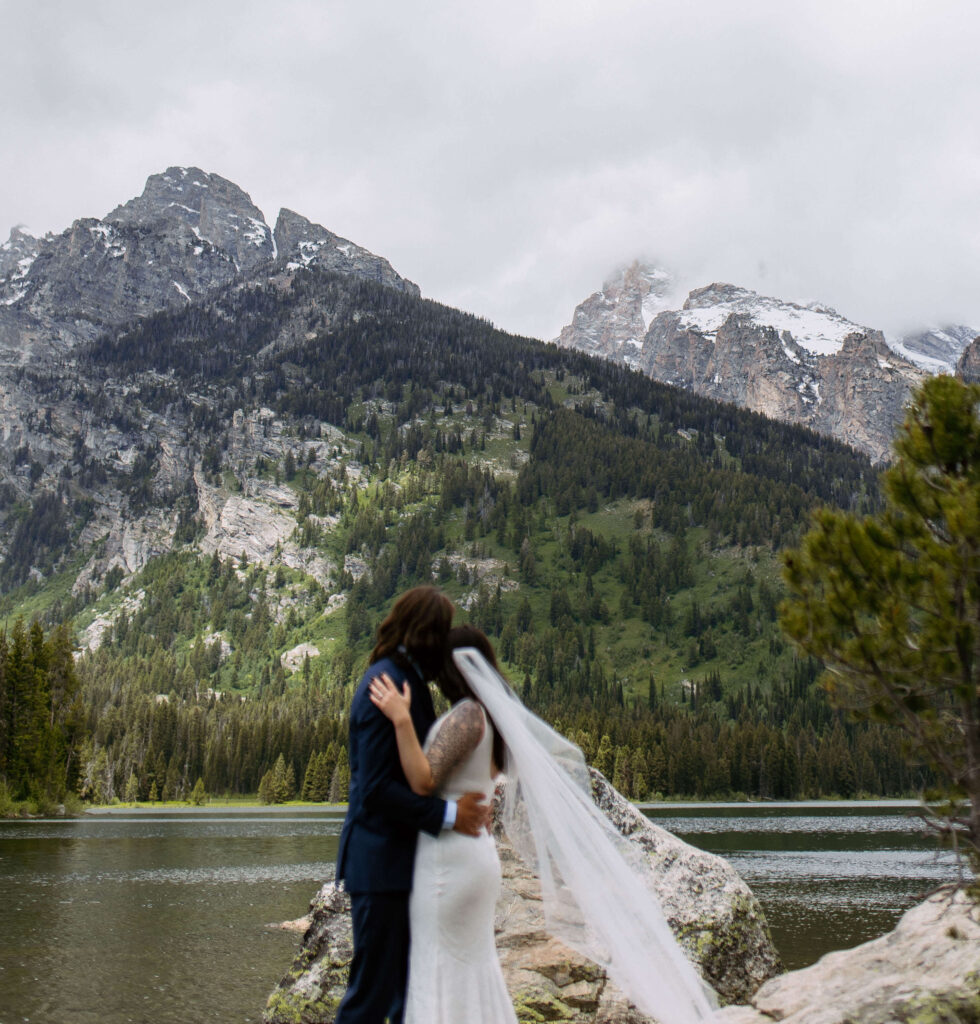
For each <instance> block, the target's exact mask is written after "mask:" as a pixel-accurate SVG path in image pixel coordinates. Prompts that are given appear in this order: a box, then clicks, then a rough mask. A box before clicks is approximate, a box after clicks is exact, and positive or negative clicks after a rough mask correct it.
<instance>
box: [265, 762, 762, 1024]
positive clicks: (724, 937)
mask: <svg viewBox="0 0 980 1024" xmlns="http://www.w3.org/2000/svg"><path fill="white" fill-rule="evenodd" d="M592 781H593V797H594V799H595V801H596V803H597V804H598V806H599V807H600V808H601V809H602V810H603V811H604V813H605V814H606V816H607V817H608V818H609V820H610V821H611V822H612V823H613V825H614V826H615V827H616V828H617V829H618V830H619V831H620V832H621V833H622V834H623V835H626V836H628V837H629V838H630V839H631V840H632V841H633V842H634V843H635V844H636V845H637V847H638V848H639V849H640V850H641V851H642V852H643V854H644V858H645V862H646V864H647V865H648V875H647V883H648V885H649V886H650V888H651V890H652V891H653V892H654V893H655V894H656V895H657V897H658V899H659V900H660V902H661V904H662V906H663V908H664V913H665V915H666V917H667V920H668V921H669V922H670V925H671V928H672V929H673V930H674V933H675V935H676V936H677V938H678V940H679V941H680V943H681V944H682V945H683V947H684V948H685V950H686V951H687V953H688V955H689V956H690V958H691V959H692V961H693V962H694V963H695V964H697V965H698V966H699V967H700V970H701V972H702V974H703V975H704V977H705V978H706V979H707V980H708V981H709V982H710V983H711V985H712V986H713V987H714V988H715V989H716V991H717V992H718V993H719V995H720V997H721V999H722V1000H723V1001H725V1002H745V1001H747V1000H748V999H749V998H750V997H751V995H752V993H753V992H755V990H756V989H757V988H758V987H759V985H760V984H762V982H763V981H765V980H766V979H767V978H769V977H772V976H773V975H774V974H775V973H776V972H777V971H778V970H779V958H778V956H777V954H776V952H775V950H774V949H773V946H772V942H771V940H770V938H769V933H768V928H767V926H766V923H765V918H764V917H763V915H762V911H761V910H760V908H759V905H758V903H757V902H756V900H755V897H754V896H753V895H752V893H751V891H750V890H749V888H748V886H746V884H745V883H744V882H743V881H742V880H741V879H740V878H739V877H738V875H737V874H736V872H735V871H734V869H733V868H731V867H730V866H729V865H728V864H727V862H725V861H724V860H722V859H721V858H720V857H716V856H714V855H713V854H708V853H704V852H703V851H701V850H697V849H695V848H694V847H692V846H688V844H687V843H684V842H682V841H681V840H679V839H677V838H676V837H674V836H672V835H671V834H670V833H669V832H666V831H664V830H663V829H661V828H659V827H657V826H656V825H654V824H652V823H651V822H650V821H649V820H648V819H647V818H645V817H644V816H643V815H642V814H641V813H640V812H639V811H637V810H636V808H635V807H633V806H632V805H631V804H630V803H628V802H627V801H626V800H624V799H623V797H621V796H620V795H619V794H618V793H617V792H616V791H615V790H614V789H613V788H612V786H610V785H609V783H608V782H607V781H606V779H605V778H604V777H603V776H602V775H600V774H599V773H598V772H596V771H595V770H594V769H593V771H592ZM498 810H499V808H498ZM497 819H498V820H499V813H498V815H497ZM497 843H498V851H499V853H500V859H501V869H502V873H503V887H502V890H501V893H500V897H499V899H498V901H497V914H496V922H495V930H496V934H497V948H498V951H499V953H500V959H501V964H502V966H503V970H504V978H505V980H506V982H507V986H508V989H509V991H510V993H511V996H512V998H513V1001H514V1006H515V1009H516V1011H517V1016H518V1019H519V1020H520V1021H522V1022H525V1021H526V1022H530V1021H542V1020H547V1021H557V1022H563V1024H648V1021H649V1018H647V1017H645V1016H643V1015H642V1014H640V1013H638V1012H637V1010H636V1009H635V1008H633V1007H632V1006H630V1004H629V1003H628V1002H627V1001H626V1000H625V999H624V998H623V996H622V994H621V993H620V992H618V991H617V990H616V989H615V987H614V986H613V984H612V983H611V982H609V981H608V980H607V979H606V976H605V972H604V971H603V970H602V969H601V968H600V967H599V966H597V965H596V964H594V963H592V962H591V961H590V960H586V959H585V958H584V957H582V956H580V955H579V954H577V953H575V952H573V951H572V950H570V949H568V948H567V947H565V946H563V945H562V944H561V943H559V942H557V941H556V940H554V939H552V938H551V937H550V936H549V935H548V933H547V931H546V929H545V926H544V917H543V914H542V912H541V907H540V891H539V887H538V882H537V879H535V878H534V877H533V876H532V875H531V874H530V873H529V872H528V870H527V868H526V867H525V866H524V864H523V862H522V861H521V860H520V858H519V857H518V856H517V854H515V853H514V851H513V849H512V848H511V847H510V846H509V845H508V843H507V842H506V839H505V838H504V837H503V836H502V835H501V834H500V833H499V830H498V832H497ZM351 953H352V946H351V933H350V916H349V904H348V900H347V897H346V895H345V894H344V892H343V891H342V890H341V889H340V888H339V887H338V886H337V885H335V884H334V883H333V882H329V883H327V884H326V885H325V886H324V887H323V888H322V889H321V890H320V892H319V893H318V894H317V895H316V896H315V897H314V899H313V903H312V904H311V918H310V921H309V926H308V928H307V930H306V934H305V935H304V937H303V943H302V946H301V948H300V951H299V953H298V954H297V956H296V959H295V961H294V962H293V965H292V967H291V969H290V971H289V972H288V973H287V974H286V976H285V977H284V978H283V979H282V981H281V982H280V983H279V985H278V987H277V988H276V989H275V991H274V992H273V993H272V995H271V996H270V997H269V1003H268V1007H267V1009H266V1013H265V1020H266V1022H267V1024H286V1022H287V1021H289V1022H295V1021H301V1022H303V1024H329V1022H330V1021H332V1020H333V1019H334V1013H335V1011H336V1008H337V1005H338V1003H339V1001H340V998H341V997H342V995H343V993H344V988H345V985H346V980H347V968H348V965H349V963H350V958H351ZM656 969H657V968H656V965H654V964H651V970H656Z"/></svg>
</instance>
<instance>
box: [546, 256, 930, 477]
mask: <svg viewBox="0 0 980 1024" xmlns="http://www.w3.org/2000/svg"><path fill="white" fill-rule="evenodd" d="M557 341H558V344H561V345H566V346H569V347H572V348H577V349H581V350H583V351H586V352H589V353H591V354H593V355H600V356H604V357H606V358H608V359H611V360H613V361H615V362H619V363H625V364H626V365H627V366H631V367H633V368H634V369H638V370H641V371H642V372H644V373H646V374H648V375H650V376H651V377H653V378H654V379H656V380H660V381H663V382H664V383H667V384H673V385H676V386H678V387H683V388H688V389H690V390H692V391H696V392H697V393H698V394H702V395H705V396H707V397H710V398H716V399H719V400H721V401H727V402H734V403H735V404H737V405H742V406H745V407H747V408H750V409H755V410H757V411H759V412H762V413H765V414H766V415H767V416H771V417H773V418H776V419H783V420H788V421H790V422H794V423H801V424H805V425H807V426H810V427H812V428H813V429H815V430H819V431H822V432H824V433H827V434H832V435H834V436H835V437H838V438H841V439H842V440H845V441H847V442H848V443H850V444H853V445H855V446H857V447H859V448H862V449H864V450H865V451H867V452H868V453H869V454H870V455H871V456H872V457H873V458H875V459H885V458H887V457H888V454H889V451H890V445H891V438H892V436H893V434H894V431H895V428H896V426H897V424H898V423H899V422H900V421H901V418H902V415H903V411H904V407H905V403H906V402H907V400H908V396H909V393H910V391H911V389H912V388H913V387H915V386H916V385H917V384H918V382H919V381H920V380H921V379H922V377H923V372H922V370H921V369H920V368H919V367H918V366H916V365H914V364H913V363H912V362H910V361H909V360H908V359H907V358H903V355H902V354H901V353H900V352H896V351H893V350H892V349H891V348H889V347H888V345H887V344H886V342H885V338H884V336H883V335H882V334H881V333H880V332H879V331H875V330H871V329H869V328H868V327H864V326H862V325H861V324H858V323H856V322H854V321H852V320H848V319H847V318H846V317H844V316H842V315H841V314H840V313H838V312H837V311H836V310H834V309H831V308H830V307H828V306H824V305H821V304H819V303H810V304H808V305H802V304H799V303H796V302H787V301H784V300H781V299H778V298H774V297H771V296H766V295H759V294H758V293H757V292H754V291H751V290H749V289H748V288H741V287H738V286H737V285H732V284H722V283H715V284H710V285H707V286H706V287H703V288H696V289H694V290H693V291H691V292H690V293H689V294H688V295H687V297H686V299H682V298H681V296H680V295H678V293H677V290H676V286H675V283H674V281H673V279H672V278H671V276H670V275H669V274H668V273H667V272H666V271H664V270H662V269H660V268H658V267H655V266H652V265H650V264H644V263H640V262H637V263H633V264H631V265H630V266H629V267H627V268H626V269H625V270H622V271H619V272H618V273H617V274H615V275H613V277H612V278H611V279H610V280H609V281H607V282H606V283H605V284H604V285H603V288H602V290H601V291H599V292H595V293H594V294H592V295H590V296H589V297H588V298H587V299H585V300H584V301H583V302H582V303H580V304H579V306H578V307H577V308H576V309H575V312H574V314H573V316H572V322H571V323H570V324H569V325H568V326H566V327H565V328H563V330H562V332H561V334H560V335H559V337H558V339H557Z"/></svg>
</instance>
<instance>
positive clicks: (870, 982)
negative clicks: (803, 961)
mask: <svg viewBox="0 0 980 1024" xmlns="http://www.w3.org/2000/svg"><path fill="white" fill-rule="evenodd" d="M715 1020H716V1024H772V1021H773V1020H778V1021H781V1022H782V1024H888V1022H892V1021H894V1022H903V1024H978V1022H980V905H978V904H977V903H976V902H975V901H974V900H973V899H971V898H970V897H969V896H968V895H967V894H966V893H965V892H963V891H962V890H959V891H953V890H951V889H945V890H943V891H941V892H939V893H936V894H934V895H933V896H932V897H931V898H930V899H928V900H926V902H925V903H922V904H920V905H919V906H916V907H913V908H912V909H911V910H909V911H906V913H905V915H904V916H903V917H902V919H901V920H900V921H899V923H898V925H897V927H896V928H895V930H894V931H892V932H889V933H888V934H887V935H883V936H881V938H878V939H873V940H872V941H871V942H866V943H865V944H864V945H863V946H858V947H857V948H855V949H846V950H840V951H838V952H835V953H828V954H827V955H826V956H824V957H822V958H821V959H820V960H818V961H817V962H816V963H815V964H813V966H812V967H806V968H804V969H803V970H800V971H792V972H791V973H789V974H783V975H781V976H780V977H778V978H773V979H772V980H771V981H768V982H766V984H765V985H763V986H762V987H761V988H760V989H759V990H758V992H756V993H755V995H754V996H753V998H752V1005H751V1006H732V1007H727V1008H726V1009H723V1010H719V1011H718V1013H717V1014H716V1015H715Z"/></svg>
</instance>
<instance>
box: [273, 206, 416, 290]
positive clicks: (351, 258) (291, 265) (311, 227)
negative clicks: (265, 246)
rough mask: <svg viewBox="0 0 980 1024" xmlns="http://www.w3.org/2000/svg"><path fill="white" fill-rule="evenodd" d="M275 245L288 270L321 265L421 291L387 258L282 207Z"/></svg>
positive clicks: (344, 272) (324, 268)
mask: <svg viewBox="0 0 980 1024" xmlns="http://www.w3.org/2000/svg"><path fill="white" fill-rule="evenodd" d="M275 244H276V250H277V253H278V261H279V264H280V265H281V266H284V267H285V268H286V269H287V270H298V269H299V268H301V267H319V268H321V269H323V270H331V271H334V272H336V273H341V274H354V275H356V276H358V277H366V278H369V279H370V280H373V281H378V282H379V283H380V284H384V285H387V286H388V287H389V288H397V289H398V290H399V291H406V292H409V293H411V294H413V295H419V294H421V293H420V291H419V287H418V285H416V284H413V283H412V282H411V281H406V280H405V279H404V278H403V277H401V276H399V275H398V274H397V273H395V271H394V269H393V268H392V266H391V264H390V263H389V262H388V261H387V260H386V259H383V258H382V257H381V256H375V255H374V253H372V252H369V251H368V250H367V249H364V248H362V247H361V246H359V245H355V244H354V243H353V242H351V241H349V240H348V239H346V238H341V237H340V235H335V234H334V233H333V232H332V231H328V230H327V229H326V228H325V227H323V226H322V225H320V224H314V223H313V221H311V220H308V219H307V218H306V217H303V216H301V215H300V214H298V213H295V212H294V211H293V210H287V209H285V208H283V209H281V210H280V211H279V216H278V218H277V219H276V229H275Z"/></svg>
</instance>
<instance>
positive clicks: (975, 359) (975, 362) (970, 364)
mask: <svg viewBox="0 0 980 1024" xmlns="http://www.w3.org/2000/svg"><path fill="white" fill-rule="evenodd" d="M956 376H957V377H960V378H961V379H962V380H965V381H966V382H967V384H980V338H974V339H973V341H972V342H971V343H970V344H969V345H967V347H966V348H965V349H964V350H963V354H962V355H961V356H960V358H959V361H958V362H957V364H956Z"/></svg>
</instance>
